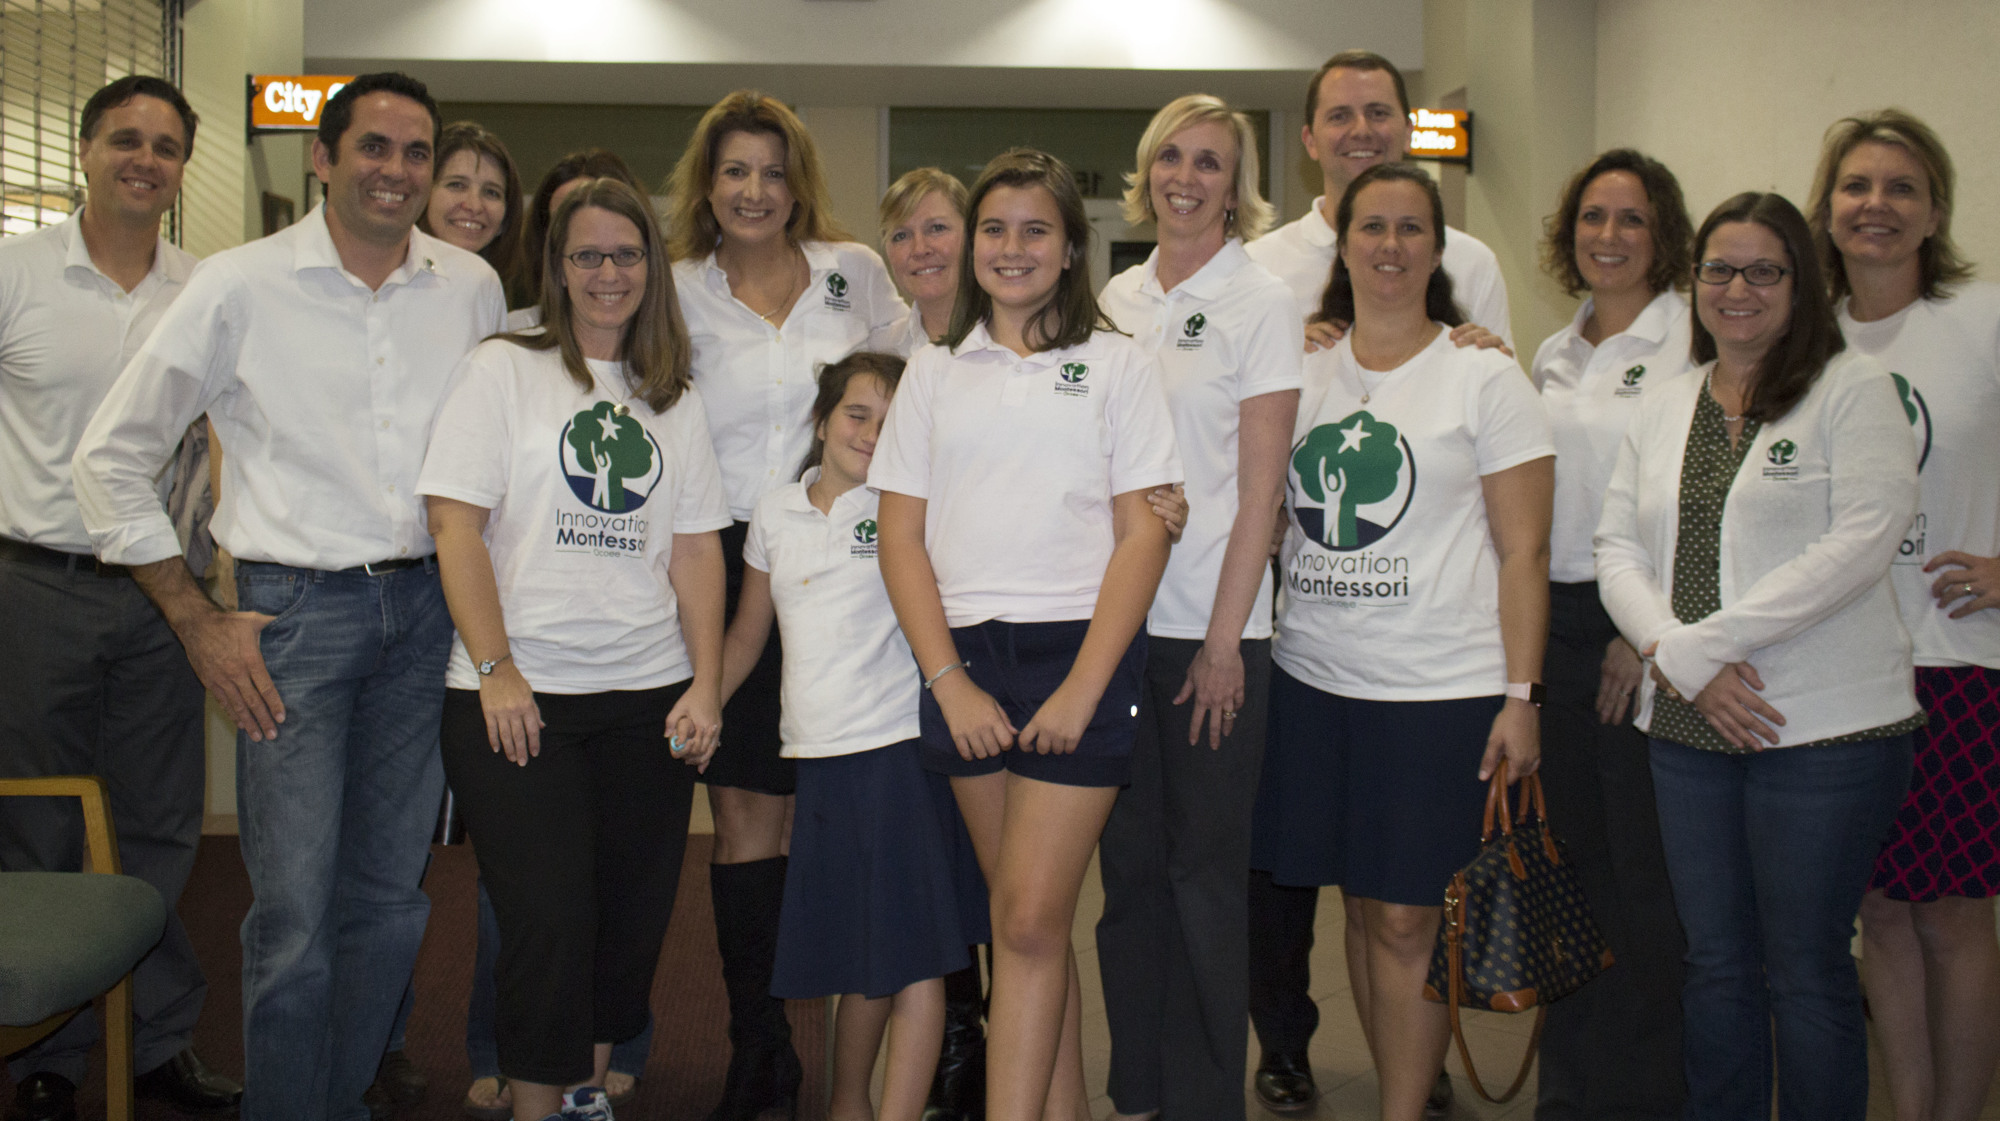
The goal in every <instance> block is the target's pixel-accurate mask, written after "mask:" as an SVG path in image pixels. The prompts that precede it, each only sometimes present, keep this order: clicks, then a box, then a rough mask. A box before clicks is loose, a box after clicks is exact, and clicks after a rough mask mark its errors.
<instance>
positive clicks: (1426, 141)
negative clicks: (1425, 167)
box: [1410, 109, 1472, 172]
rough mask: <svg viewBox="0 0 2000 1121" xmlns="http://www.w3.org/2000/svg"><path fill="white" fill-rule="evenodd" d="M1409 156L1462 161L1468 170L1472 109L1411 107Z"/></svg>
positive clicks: (1416, 158)
mask: <svg viewBox="0 0 2000 1121" xmlns="http://www.w3.org/2000/svg"><path fill="white" fill-rule="evenodd" d="M1410 158H1411V159H1413V160H1443V161H1445V162H1447V163H1462V164H1464V165H1465V169H1466V171H1468V172H1469V171H1471V170H1472V111H1471V110H1469V109H1412V110H1411V111H1410Z"/></svg>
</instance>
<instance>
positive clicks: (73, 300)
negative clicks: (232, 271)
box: [0, 210, 195, 553]
mask: <svg viewBox="0 0 2000 1121" xmlns="http://www.w3.org/2000/svg"><path fill="white" fill-rule="evenodd" d="M82 218H83V211H81V210H79V211H77V212H76V213H75V214H72V215H70V216H69V218H68V220H67V221H64V222H61V223H58V224H57V225H54V226H50V227H48V228H46V229H41V230H36V231H35V232H33V233H29V234H21V235H19V236H16V237H10V238H6V239H4V240H0V472H4V475H0V536H4V537H8V538H11V539H13V540H15V541H29V542H33V543H34V544H37V545H41V546H43V547H44V548H49V549H60V550H61V551H63V552H65V553H88V552H90V533H89V532H88V531H87V530H85V529H84V528H83V515H82V514H81V513H79V512H78V510H77V505H76V493H75V491H74V490H73V489H72V487H71V484H70V466H69V461H70V457H71V456H72V455H74V454H75V452H76V444H77V440H78V439H80V438H81V437H82V436H83V430H84V427H85V426H86V425H88V424H89V423H90V418H91V416H92V415H93V414H95V413H96V412H97V406H98V405H99V404H101V403H102V402H103V401H104V395H105V394H106V393H109V392H110V391H111V384H112V382H114V381H116V380H117V378H118V371H120V370H122V369H124V368H125V363H126V361H127V360H129V359H130V358H131V357H132V354H133V352H134V351H136V350H138V349H139V344H140V343H142V342H144V341H145V340H146V336H148V335H150V334H151V333H152V331H153V327H154V325H155V324H157V323H158V322H159V321H160V316H161V315H163V314H164V313H165V312H166V310H167V305H169V304H171V303H173V301H174V298H175V297H177V296H179V295H180V294H181V289H182V288H184V287H185V286H186V284H187V278H188V273H189V272H191V271H192V270H193V269H194V266H195V259H194V257H193V256H192V255H191V254H188V253H186V252H183V251H182V250H181V249H180V248H179V247H177V246H174V245H170V244H168V243H167V241H166V239H164V238H160V239H157V240H156V242H155V244H154V248H153V267H152V269H151V270H150V271H148V272H147V273H146V276H145V279H143V280H141V281H140V282H139V283H138V285H137V286H136V287H134V288H133V289H132V291H130V292H126V291H125V290H124V289H123V288H120V287H119V286H118V282H117V281H115V280H112V279H111V278H110V277H108V276H106V275H104V272H103V271H102V270H101V269H99V268H98V267H97V265H96V264H95V263H94V262H93V261H91V259H90V250H89V248H88V247H87V246H86V245H85V244H84V240H83V227H82ZM175 440H176V442H178V440H179V436H178V434H176V436H175ZM160 474H161V475H162V476H164V470H163V471H162V472H161V473H160ZM165 483H166V480H165V478H164V477H161V478H159V479H156V480H155V484H156V485H155V486H154V488H153V497H154V500H155V501H156V502H157V501H159V500H161V499H162V498H163V497H164V487H165Z"/></svg>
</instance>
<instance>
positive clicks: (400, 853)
mask: <svg viewBox="0 0 2000 1121" xmlns="http://www.w3.org/2000/svg"><path fill="white" fill-rule="evenodd" d="M236 587H237V595H238V602H239V603H240V604H241V605H242V608H243V609H244V610H246V611H259V612H263V613H265V614H269V615H274V616H276V618H275V619H274V620H273V621H272V622H271V623H270V625H268V626H266V627H265V628H264V631H263V634H262V635H261V636H260V641H261V646H262V649H263V655H264V664H265V666H266V668H267V669H268V670H269V671H270V674H271V680H272V682H273V684H275V685H276V686H277V690H278V696H279V697H280V698H281V699H282V700H283V702H284V706H285V723H284V724H282V725H280V726H279V728H278V734H277V736H276V737H275V738H273V739H267V740H265V741H264V742H262V743H253V742H251V740H250V738H249V737H248V736H246V735H243V734H242V733H238V734H237V738H236V800H237V812H238V820H239V825H240V828H241V833H242V836H241V843H242V847H243V863H244V866H245V868H246V869H247V870H248V871H249V874H250V887H251V890H252V892H253V893H254V895H253V898H252V901H251V904H250V913H249V915H247V916H246V917H245V918H244V920H243V1055H244V1058H243V1067H244V1079H243V1081H244V1096H243V1110H242V1116H243V1118H244V1119H245V1121H320V1119H328V1121H362V1119H365V1118H366V1117H367V1116H368V1107H367V1106H366V1105H364V1104H362V1100H361V1095H362V1092H363V1091H365V1090H366V1089H367V1088H368V1085H369V1083H370V1082H372V1081H373V1080H374V1078H375V1068H376V1066H377V1064H378V1063H379V1062H380V1060H381V1058H382V1052H383V1049H384V1047H385V1046H386V1044H387V1043H388V1040H389V1029H390V1024H391V1021H392V1020H393V1019H394V1018H395V1014H396V1006H397V1004H398V1002H399V1001H400V1000H401V998H402V995H403V989H404V986H405V984H406V982H407V981H408V980H409V977H410V971H411V969H412V968H413V967H414V965H415V963H416V957H417V947H418V945H419V943H421V942H422V941H423V936H424V923H425V921H426V920H427V919H428V917H429V915H430V899H429V897H428V896H426V895H425V894H424V892H423V889H422V888H421V887H420V886H419V883H420V880H421V879H422V876H423V871H424V861H425V860H426V858H427V857H428V856H429V852H430V848H429V841H430V835H431V829H432V826H433V825H434V824H435V823H436V817H437V807H438V800H439V799H440V798H441V797H443V794H444V771H443V768H442V765H441V763H440V761H439V758H438V747H437V742H438V719H439V714H440V712H441V710H442V708H443V705H444V668H445V658H446V655H447V654H448V653H449V651H450V644H451V633H452V626H451V617H450V615H449V614H447V612H446V610H445V603H444V593H443V590H442V587H441V586H440V584H439V582H438V575H437V567H436V565H435V564H434V563H428V562H427V563H426V564H424V565H423V566H421V567H415V568H405V569H400V570H397V571H394V572H390V573H387V574H384V575H381V576H370V575H367V574H365V573H359V572H319V571H314V570H310V569H299V568H289V567H285V566H282V565H273V564H256V563H242V564H239V566H238V568H237V575H236Z"/></svg>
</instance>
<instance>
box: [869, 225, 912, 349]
mask: <svg viewBox="0 0 2000 1121" xmlns="http://www.w3.org/2000/svg"><path fill="white" fill-rule="evenodd" d="M856 248H857V249H859V250H860V253H861V256H862V257H863V258H865V260H866V264H864V265H863V266H862V268H861V275H862V277H863V288H864V289H865V290H864V291H863V292H862V294H861V297H862V299H863V300H865V301H867V303H866V306H865V308H864V311H865V314H866V315H867V316H868V349H870V350H878V349H882V347H881V345H878V343H879V341H887V342H888V344H889V346H891V347H893V345H894V342H893V340H892V339H891V332H892V331H894V329H895V328H896V327H897V326H898V325H899V324H901V322H902V320H903V316H904V315H905V314H907V313H908V312H909V310H910V309H909V307H908V306H906V305H905V304H904V303H903V297H901V296H899V295H897V294H896V282H895V281H893V280H891V279H889V270H888V268H886V267H885V266H884V265H883V264H882V258H880V257H877V256H876V255H875V251H874V250H873V249H870V248H868V247H867V246H865V245H857V246H856Z"/></svg>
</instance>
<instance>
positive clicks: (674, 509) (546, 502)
mask: <svg viewBox="0 0 2000 1121" xmlns="http://www.w3.org/2000/svg"><path fill="white" fill-rule="evenodd" d="M586 364H587V365H588V366H589V367H590V372H591V376H592V379H593V381H594V384H593V385H592V387H591V388H590V389H589V390H587V391H586V390H584V389H581V388H579V387H578V386H577V384H576V382H575V381H574V380H572V379H571V378H570V376H569V374H568V373H566V372H565V371H564V370H563V365H562V356H561V354H560V352H558V351H555V350H529V349H528V348H527V347H524V346H519V345H516V344H514V343H511V342H507V341H504V340H501V339H492V340H489V341H487V342H483V343H481V344H479V346H478V347H477V348H476V349H474V350H473V352H472V353H471V354H468V355H466V356H465V361H464V363H463V364H462V365H461V366H460V367H459V370H458V372H457V374H456V375H455V376H454V381H453V383H452V388H451V392H450V394H449V395H448V396H447V397H446V398H445V402H444V406H443V408H442V409H441V410H439V413H438V422H437V432H436V434H435V436H434V437H433V438H432V440H431V447H430V454H429V455H427V456H425V457H424V469H423V475H422V476H421V477H420V478H419V479H418V480H417V493H419V494H434V495H437V496H438V497H440V498H453V499H457V500H458V501H460V502H466V503H470V504H471V505H474V506H479V507H482V508H484V509H487V510H491V511H492V515H491V516H490V517H489V518H488V519H487V522H486V532H485V534H484V537H485V539H486V547H487V551H488V552H490V553H491V554H492V557H493V575H494V578H495V580H496V581H497V582H498V583H499V586H500V609H501V613H502V615H503V616H504V617H505V619H506V624H507V647H508V649H509V650H510V651H512V653H513V655H514V664H515V665H517V666H518V667H520V670H521V675H522V676H523V677H525V678H527V679H528V684H530V685H531V686H533V687H534V688H535V690H536V691H537V692H542V693H602V692H606V691H609V690H613V689H655V688H658V687H660V686H662V685H671V684H673V683H674V682H676V681H685V680H687V679H688V678H689V677H691V676H693V673H694V670H693V667H692V666H691V664H690V663H689V661H688V655H687V646H686V644H685V643H684V642H683V641H682V640H681V625H680V611H679V606H678V603H677V601H676V600H675V598H674V586H673V584H672V583H670V582H669V581H668V580H667V566H668V565H669V564H670V563H672V561H673V555H674V535H675V534H677V533H706V532H708V531H710V530H717V529H721V528H722V527H723V526H726V525H728V524H729V510H728V508H727V507H725V506H724V505H723V501H722V478H721V475H720V474H719V473H718V472H717V471H716V469H715V453H714V452H713V451H711V450H710V449H709V446H708V423H707V418H706V417H705V416H704V415H703V411H702V407H701V394H700V393H698V392H696V391H695V390H693V389H690V390H688V391H687V392H686V393H685V394H683V395H682V397H681V399H680V400H679V401H677V402H675V403H674V406H673V407H672V408H670V409H668V410H667V411H666V412H665V413H663V414H662V413H655V412H654V411H653V410H652V408H651V407H650V406H648V405H647V404H646V403H645V402H644V401H642V400H640V399H638V398H637V397H635V396H633V395H632V393H631V391H630V389H629V388H628V385H627V381H626V375H625V369H624V365H623V364H622V363H618V362H596V361H592V362H587V363H586ZM621 410H622V411H621ZM445 681H446V683H447V684H448V685H450V686H451V687H452V688H454V689H477V688H479V673H478V671H477V670H476V669H474V668H473V664H472V659H471V658H470V657H468V656H467V654H466V651H465V643H464V642H463V641H462V640H460V639H459V638H458V637H457V636H453V638H452V643H451V663H450V668H449V669H448V670H446V673H445Z"/></svg>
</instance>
